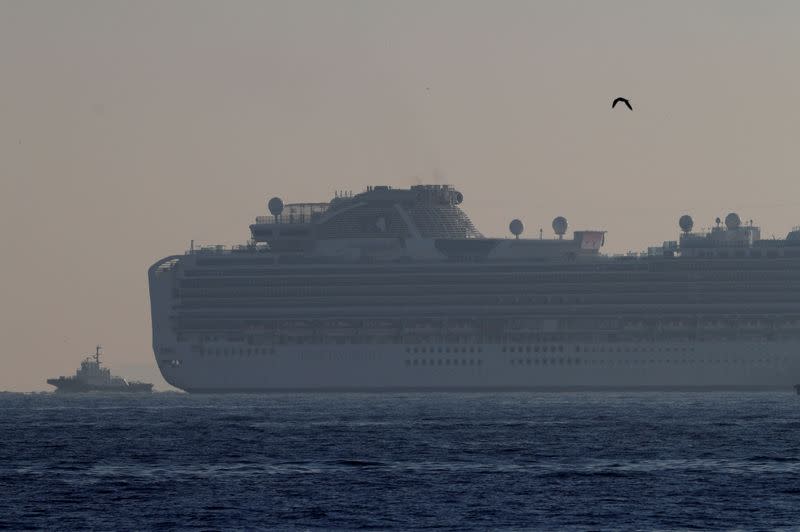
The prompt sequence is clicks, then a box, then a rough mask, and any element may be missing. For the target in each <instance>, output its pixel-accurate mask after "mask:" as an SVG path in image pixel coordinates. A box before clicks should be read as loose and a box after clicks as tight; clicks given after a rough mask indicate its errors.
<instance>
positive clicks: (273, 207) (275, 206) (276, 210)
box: [267, 198, 283, 216]
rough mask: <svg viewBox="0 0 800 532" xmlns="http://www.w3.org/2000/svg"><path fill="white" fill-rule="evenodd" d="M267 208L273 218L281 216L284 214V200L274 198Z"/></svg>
mask: <svg viewBox="0 0 800 532" xmlns="http://www.w3.org/2000/svg"><path fill="white" fill-rule="evenodd" d="M267 208H268V209H269V212H270V214H272V216H280V215H281V213H282V212H283V200H282V199H280V198H272V199H271V200H269V203H267Z"/></svg>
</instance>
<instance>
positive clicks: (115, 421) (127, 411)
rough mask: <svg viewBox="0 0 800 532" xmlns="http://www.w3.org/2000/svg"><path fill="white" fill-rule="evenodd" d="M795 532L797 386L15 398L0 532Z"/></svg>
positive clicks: (1, 441)
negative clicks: (430, 531)
mask: <svg viewBox="0 0 800 532" xmlns="http://www.w3.org/2000/svg"><path fill="white" fill-rule="evenodd" d="M799 526H800V396H796V395H794V394H793V392H790V391H787V392H783V393H780V392H774V393H773V392H769V393H768V392H761V393H721V392H717V393H678V392H674V393H641V392H639V393H508V394H479V393H474V394H447V393H440V394H436V393H429V394H391V395H378V394H319V395H317V394H306V395H249V396H247V395H229V396H191V395H183V394H153V395H152V396H113V395H84V396H73V397H69V396H57V395H53V394H25V395H23V394H0V528H11V529H20V528H37V529H40V528H45V529H68V530H76V529H86V528H93V529H136V530H143V529H151V528H155V527H159V528H180V529H191V528H202V529H253V528H279V529H293V528H303V529H307V528H335V529H355V528H371V529H388V528H399V529H416V528H431V527H441V528H450V529H456V530H466V529H479V530H485V529H490V528H491V529H497V528H512V529H520V528H538V529H615V530H618V529H636V528H638V529H653V528H659V529H686V528H700V529H719V528H725V529H729V528H745V529H756V528H758V529H774V528H786V527H789V528H791V527H799Z"/></svg>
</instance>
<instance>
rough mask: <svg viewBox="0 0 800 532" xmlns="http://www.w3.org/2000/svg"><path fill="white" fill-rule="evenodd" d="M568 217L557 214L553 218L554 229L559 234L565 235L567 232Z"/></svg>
mask: <svg viewBox="0 0 800 532" xmlns="http://www.w3.org/2000/svg"><path fill="white" fill-rule="evenodd" d="M567 227H568V225H567V219H566V218H564V217H563V216H557V217H555V218H554V219H553V231H555V233H556V234H557V235H558V236H559V237H562V236H564V233H566V232H567Z"/></svg>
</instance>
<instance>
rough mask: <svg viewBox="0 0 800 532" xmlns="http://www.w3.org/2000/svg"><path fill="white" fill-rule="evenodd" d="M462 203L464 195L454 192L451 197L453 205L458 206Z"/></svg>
mask: <svg viewBox="0 0 800 532" xmlns="http://www.w3.org/2000/svg"><path fill="white" fill-rule="evenodd" d="M462 201H464V194H462V193H461V192H456V193H455V194H454V195H453V203H455V204H456V205H459V204H460V203H461V202H462Z"/></svg>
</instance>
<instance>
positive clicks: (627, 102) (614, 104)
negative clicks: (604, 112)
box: [611, 98, 633, 111]
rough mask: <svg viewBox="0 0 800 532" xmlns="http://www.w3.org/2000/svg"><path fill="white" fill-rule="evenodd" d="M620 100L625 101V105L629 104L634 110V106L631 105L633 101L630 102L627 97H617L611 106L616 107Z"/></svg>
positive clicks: (629, 107)
mask: <svg viewBox="0 0 800 532" xmlns="http://www.w3.org/2000/svg"><path fill="white" fill-rule="evenodd" d="M619 102H622V103H624V104H625V105H627V106H628V109H630V110H631V111H633V107H631V102H629V101H628V99H627V98H617V99H616V100H614V103H612V104H611V108H612V109H613V108H614V107H616V106H617V104H618V103H619Z"/></svg>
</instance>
